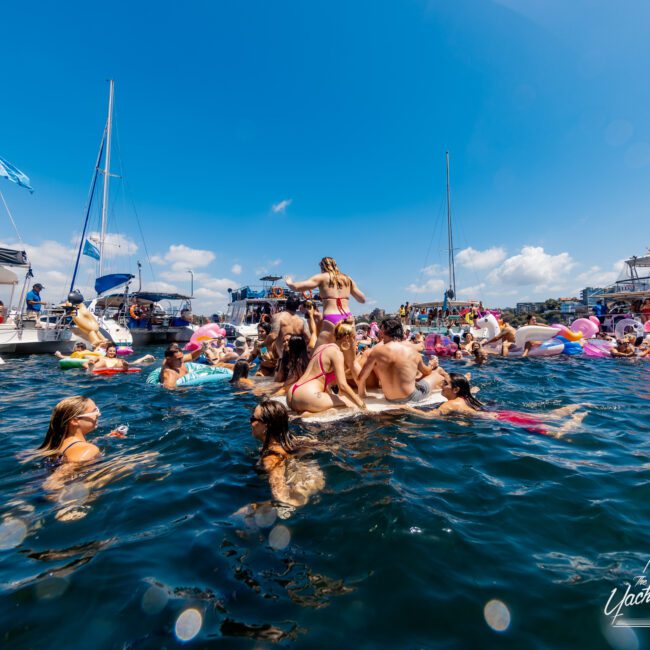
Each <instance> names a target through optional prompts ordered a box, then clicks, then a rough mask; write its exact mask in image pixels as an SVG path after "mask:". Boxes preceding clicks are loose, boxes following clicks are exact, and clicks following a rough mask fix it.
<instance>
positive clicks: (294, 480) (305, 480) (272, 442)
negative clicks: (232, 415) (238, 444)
mask: <svg viewBox="0 0 650 650" xmlns="http://www.w3.org/2000/svg"><path fill="white" fill-rule="evenodd" d="M250 422H251V432H252V434H253V437H254V438H257V440H259V441H260V442H261V443H262V449H261V451H260V460H259V464H260V466H261V467H262V469H263V470H264V471H265V472H266V473H267V474H268V477H269V484H270V486H271V493H272V495H273V498H274V499H275V500H276V501H280V502H282V503H285V504H288V505H292V506H302V505H304V504H305V503H307V501H308V500H309V497H311V496H312V495H313V494H315V493H316V492H318V491H319V490H322V489H323V487H324V486H325V479H324V477H323V473H322V471H321V470H320V469H319V468H318V467H316V468H315V469H314V468H311V469H312V471H311V472H309V476H307V473H306V472H304V471H303V472H300V471H296V469H297V468H296V467H292V466H291V465H293V463H291V461H292V460H293V459H294V458H295V456H296V455H297V454H298V453H299V452H301V451H304V450H306V449H308V448H309V447H314V446H315V444H316V443H315V441H313V440H310V439H305V438H296V437H294V436H293V435H291V433H290V432H289V416H288V413H287V409H286V407H285V406H283V405H282V404H280V403H279V402H275V401H273V400H267V399H265V400H262V402H261V403H260V404H259V405H258V406H257V407H256V408H255V410H254V411H253V415H252V416H251V418H250ZM292 470H293V471H292Z"/></svg>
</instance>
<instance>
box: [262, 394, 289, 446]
mask: <svg viewBox="0 0 650 650" xmlns="http://www.w3.org/2000/svg"><path fill="white" fill-rule="evenodd" d="M259 408H260V410H261V411H262V416H261V417H260V421H261V422H263V423H264V424H266V437H265V438H264V443H263V444H262V451H261V452H260V453H261V456H262V457H264V456H266V454H267V453H268V451H269V446H270V445H271V443H272V442H277V443H278V444H280V445H281V447H282V449H284V450H285V451H286V452H288V453H293V452H294V451H295V441H294V438H293V436H292V435H291V433H289V412H288V411H287V407H286V406H284V404H280V402H276V401H275V400H271V399H268V398H265V399H263V400H262V401H261V402H260V405H259Z"/></svg>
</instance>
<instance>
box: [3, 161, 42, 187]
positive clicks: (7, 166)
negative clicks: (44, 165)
mask: <svg viewBox="0 0 650 650" xmlns="http://www.w3.org/2000/svg"><path fill="white" fill-rule="evenodd" d="M0 177H3V178H6V179H7V180H10V181H12V182H13V183H18V185H20V186H21V187H26V188H27V189H28V190H29V191H30V192H33V191H34V190H33V189H32V186H31V185H30V184H29V176H27V175H26V174H23V173H22V172H21V171H20V169H18V168H17V167H14V166H13V165H12V164H11V163H10V162H9V161H7V160H5V159H4V158H2V157H1V156H0Z"/></svg>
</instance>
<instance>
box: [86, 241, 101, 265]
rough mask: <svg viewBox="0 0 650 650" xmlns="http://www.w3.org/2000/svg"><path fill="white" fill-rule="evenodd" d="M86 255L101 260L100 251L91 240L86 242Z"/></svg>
mask: <svg viewBox="0 0 650 650" xmlns="http://www.w3.org/2000/svg"><path fill="white" fill-rule="evenodd" d="M84 255H88V257H92V258H93V259H94V260H98V259H99V249H98V248H97V246H95V244H93V243H92V242H91V241H90V239H86V241H85V242H84Z"/></svg>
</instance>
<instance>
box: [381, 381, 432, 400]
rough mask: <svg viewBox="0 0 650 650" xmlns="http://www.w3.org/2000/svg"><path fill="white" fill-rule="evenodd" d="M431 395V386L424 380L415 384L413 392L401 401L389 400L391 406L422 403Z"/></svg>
mask: <svg viewBox="0 0 650 650" xmlns="http://www.w3.org/2000/svg"><path fill="white" fill-rule="evenodd" d="M430 394H431V385H430V384H429V382H427V381H425V380H424V379H420V381H416V382H415V390H414V391H413V392H412V393H411V394H410V395H409V396H408V397H403V398H402V399H389V400H388V401H389V402H391V403H393V404H406V403H407V402H422V401H423V400H425V399H426V398H427V397H428V396H429V395H430Z"/></svg>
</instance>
